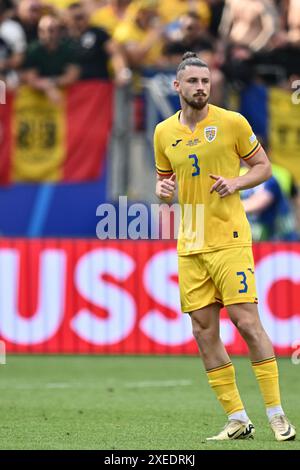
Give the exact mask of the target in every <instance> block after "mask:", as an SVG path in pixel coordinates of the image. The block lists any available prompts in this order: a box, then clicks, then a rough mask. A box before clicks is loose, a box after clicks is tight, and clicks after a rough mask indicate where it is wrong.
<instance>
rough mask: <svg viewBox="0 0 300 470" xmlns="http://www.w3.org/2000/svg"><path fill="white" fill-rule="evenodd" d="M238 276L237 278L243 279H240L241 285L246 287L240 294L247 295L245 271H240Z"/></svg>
mask: <svg viewBox="0 0 300 470" xmlns="http://www.w3.org/2000/svg"><path fill="white" fill-rule="evenodd" d="M236 274H237V276H242V279H240V283H241V284H242V286H244V288H243V289H240V290H239V294H245V293H246V292H248V284H247V276H246V274H245V273H244V271H238V272H237V273H236Z"/></svg>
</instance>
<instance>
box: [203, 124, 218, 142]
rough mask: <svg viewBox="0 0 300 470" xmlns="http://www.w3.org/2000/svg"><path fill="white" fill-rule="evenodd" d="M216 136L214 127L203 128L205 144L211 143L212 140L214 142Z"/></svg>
mask: <svg viewBox="0 0 300 470" xmlns="http://www.w3.org/2000/svg"><path fill="white" fill-rule="evenodd" d="M216 136H217V127H216V126H209V127H205V129H204V137H205V139H206V140H207V142H212V141H213V140H215V138H216Z"/></svg>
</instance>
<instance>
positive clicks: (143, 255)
mask: <svg viewBox="0 0 300 470" xmlns="http://www.w3.org/2000/svg"><path fill="white" fill-rule="evenodd" d="M254 256H255V261H256V280H257V287H258V297H259V311H260V316H261V319H262V322H263V324H264V326H265V328H266V330H267V331H268V334H269V335H270V337H271V340H272V342H273V345H274V347H275V350H276V352H277V353H278V354H281V355H288V354H291V353H292V352H293V351H294V350H295V349H296V348H297V347H299V346H300V296H299V292H300V289H299V288H300V244H299V243H276V244H272V243H262V244H258V245H256V246H254ZM221 336H222V339H223V341H224V343H225V345H226V347H227V350H228V352H229V353H232V354H246V353H247V347H246V345H245V343H244V341H243V340H242V338H241V337H240V335H239V334H238V333H237V331H236V329H235V327H234V326H233V324H232V323H231V322H230V320H229V319H228V317H227V315H226V311H225V309H223V310H222V313H221ZM0 338H1V340H3V341H4V342H5V343H6V349H7V351H8V352H20V353H22V352H24V353H25V352H26V353H28V352H33V353H103V354H111V353H113V354H123V353H125V354H197V347H196V343H195V341H194V339H193V337H192V331H191V325H190V319H189V316H188V315H183V314H182V313H181V312H180V304H179V292H178V279H177V256H176V247H175V244H174V242H160V241H127V240H126V241H102V242H100V241H96V240H7V239H3V240H1V241H0Z"/></svg>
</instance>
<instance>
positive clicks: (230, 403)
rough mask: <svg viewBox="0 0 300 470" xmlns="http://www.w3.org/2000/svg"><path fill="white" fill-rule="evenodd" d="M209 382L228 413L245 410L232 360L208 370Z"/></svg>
mask: <svg viewBox="0 0 300 470" xmlns="http://www.w3.org/2000/svg"><path fill="white" fill-rule="evenodd" d="M206 373H207V377H208V382H209V385H210V386H211V388H212V389H213V390H214V392H215V393H216V395H217V398H218V400H219V402H220V403H221V405H222V406H223V408H224V410H225V412H226V413H227V415H230V414H232V413H235V412H237V411H240V410H243V409H244V405H243V403H242V400H241V397H240V394H239V391H238V389H237V386H236V382H235V372H234V367H233V365H232V363H231V362H228V363H227V364H223V365H222V366H220V367H215V368H214V369H209V370H207V371H206Z"/></svg>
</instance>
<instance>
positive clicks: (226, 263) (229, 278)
mask: <svg viewBox="0 0 300 470" xmlns="http://www.w3.org/2000/svg"><path fill="white" fill-rule="evenodd" d="M178 274H179V289H180V301H181V309H182V311H183V312H185V313H189V312H193V311H194V310H198V309H199V308H203V307H206V306H207V305H210V304H212V303H215V302H219V303H220V304H223V305H225V306H226V305H231V304H238V303H245V302H250V303H257V293H256V286H255V276H254V260H253V254H252V248H251V246H246V247H233V248H225V249H221V250H218V251H213V252H209V253H196V254H193V255H187V256H179V257H178Z"/></svg>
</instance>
